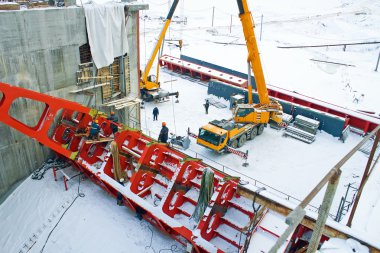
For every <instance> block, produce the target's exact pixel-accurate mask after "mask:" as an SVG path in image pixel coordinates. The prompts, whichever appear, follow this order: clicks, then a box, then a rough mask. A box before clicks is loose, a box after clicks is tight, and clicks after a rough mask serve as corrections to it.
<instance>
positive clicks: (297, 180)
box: [0, 0, 380, 252]
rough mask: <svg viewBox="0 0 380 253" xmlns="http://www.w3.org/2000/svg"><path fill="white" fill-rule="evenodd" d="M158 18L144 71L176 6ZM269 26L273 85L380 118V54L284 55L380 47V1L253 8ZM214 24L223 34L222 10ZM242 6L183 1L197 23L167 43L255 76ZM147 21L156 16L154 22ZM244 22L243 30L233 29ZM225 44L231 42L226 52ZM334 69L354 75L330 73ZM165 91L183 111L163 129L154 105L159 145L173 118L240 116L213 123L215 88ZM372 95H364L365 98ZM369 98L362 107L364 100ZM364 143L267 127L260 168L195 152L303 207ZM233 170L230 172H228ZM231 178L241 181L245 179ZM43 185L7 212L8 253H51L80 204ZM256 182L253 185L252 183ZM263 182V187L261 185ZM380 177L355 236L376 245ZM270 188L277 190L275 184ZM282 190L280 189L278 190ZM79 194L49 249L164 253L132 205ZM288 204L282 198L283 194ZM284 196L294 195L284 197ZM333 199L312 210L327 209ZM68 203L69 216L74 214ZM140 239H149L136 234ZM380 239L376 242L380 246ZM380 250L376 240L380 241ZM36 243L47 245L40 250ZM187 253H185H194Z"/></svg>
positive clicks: (347, 170)
mask: <svg viewBox="0 0 380 253" xmlns="http://www.w3.org/2000/svg"><path fill="white" fill-rule="evenodd" d="M142 2H146V3H149V4H150V10H149V11H144V12H143V13H142V14H141V18H142V19H141V24H140V31H141V40H140V42H141V43H142V44H141V47H140V49H141V62H143V63H144V62H146V61H147V59H148V58H149V56H150V52H151V49H152V48H153V44H154V43H155V38H156V37H157V35H158V33H159V32H160V30H161V27H162V23H161V21H159V19H158V18H159V17H160V16H162V17H164V16H166V15H167V11H168V8H169V4H168V2H167V1H164V0H162V1H159V2H158V1H156V0H149V1H142ZM248 2H249V5H250V9H251V11H252V14H253V17H254V19H255V22H256V24H257V27H256V35H257V38H258V40H259V38H260V24H259V23H260V20H261V15H263V25H262V36H261V37H262V39H261V41H259V47H260V52H261V59H262V62H263V65H264V66H263V67H264V71H265V76H266V80H267V82H268V83H270V84H272V85H276V86H279V87H282V88H286V89H289V90H295V91H297V92H298V93H302V94H305V95H308V96H311V97H315V98H318V99H321V100H324V101H327V102H331V103H334V104H338V105H341V106H344V107H347V108H352V109H362V110H368V111H375V112H376V113H377V114H379V112H380V107H379V103H378V99H377V96H378V94H379V90H380V89H379V87H378V86H377V85H378V84H379V83H380V82H379V81H380V74H379V72H374V68H375V65H376V60H377V56H378V53H379V50H380V49H379V46H378V45H367V46H348V47H347V48H346V51H343V48H342V47H336V48H333V47H328V48H326V47H324V48H306V49H280V48H278V46H287V45H289V46H290V45H317V44H335V43H349V42H363V41H375V40H380V34H379V33H378V31H379V30H380V15H379V14H380V3H379V2H376V1H371V0H356V1H353V0H329V1H328V0H320V1H301V0H290V1H286V2H279V1H274V0H266V1H264V0H255V1H250V0H248ZM213 6H214V7H215V9H214V22H213V27H212V12H213ZM237 13H238V10H237V6H236V1H234V0H228V1H227V0H208V1H204V0H192V1H185V0H180V4H179V6H178V9H177V11H176V13H175V15H178V16H179V17H175V19H177V20H183V18H184V17H186V18H187V24H186V25H185V24H183V23H180V24H177V23H175V22H173V23H172V25H171V28H170V30H169V31H168V34H167V39H183V40H184V48H183V49H182V53H183V54H186V55H189V56H192V57H196V58H199V59H202V60H205V61H209V62H212V63H215V64H219V65H222V66H225V67H229V68H232V69H235V70H238V71H241V72H245V71H246V62H245V59H246V48H245V46H244V45H238V44H244V39H243V35H242V32H241V25H240V21H239V19H238V18H237ZM145 15H146V17H145V18H144V16H145ZM231 20H232V26H231V27H230V25H231ZM176 43H177V42H174V41H173V42H171V43H166V44H165V48H164V53H166V54H169V55H173V56H179V55H180V51H179V49H178V47H176V46H175V44H176ZM221 43H222V44H221ZM310 59H315V60H324V61H333V62H339V63H344V64H349V65H355V67H352V66H341V65H333V64H322V63H316V62H315V61H311V60H310ZM160 78H161V79H160V80H161V83H162V84H163V88H165V89H168V90H172V91H176V90H178V91H180V102H179V103H178V104H177V103H174V101H170V102H166V103H160V104H158V105H157V106H158V107H159V109H160V115H159V121H155V122H153V121H152V109H153V107H154V106H156V105H155V104H146V107H145V109H144V110H142V113H141V116H142V121H143V122H142V125H143V129H144V131H145V132H146V133H147V134H149V135H151V136H153V137H155V136H157V133H158V132H159V130H160V127H161V122H162V121H166V122H167V123H168V127H169V129H170V131H171V132H174V133H176V134H178V135H184V134H185V131H186V129H187V127H190V128H191V129H192V131H193V132H197V129H198V128H199V127H200V126H201V125H203V124H205V123H207V122H208V121H210V120H213V119H221V118H230V117H231V112H230V111H229V110H228V109H217V108H215V107H210V110H209V111H210V112H209V114H208V115H205V113H204V108H203V105H202V104H203V103H204V99H205V98H207V97H208V96H207V88H206V87H204V86H201V85H199V84H196V83H191V82H190V81H187V80H184V79H182V78H181V77H177V76H175V75H174V76H173V75H172V74H169V73H165V72H164V73H162V75H161V77H160ZM361 94H364V96H362V95H361ZM355 98H358V102H354V100H355ZM360 140H361V137H359V136H357V135H354V134H351V135H350V136H349V138H348V140H347V142H346V143H342V142H340V141H339V140H337V139H336V138H333V137H332V136H330V135H328V134H326V133H324V132H322V133H318V135H317V140H316V141H315V142H314V143H313V144H311V145H308V144H305V143H302V142H299V141H297V140H294V139H291V138H284V137H282V133H281V132H278V131H275V130H273V129H269V128H267V129H266V130H265V131H264V133H263V135H262V136H260V137H258V138H257V139H255V140H253V141H251V142H247V144H246V145H245V146H244V147H243V148H242V150H244V151H245V150H246V149H248V150H249V153H250V155H249V161H248V162H249V166H248V167H242V166H241V165H242V160H241V159H240V158H238V157H236V156H233V155H231V154H228V155H222V156H220V155H217V154H214V153H213V152H211V151H208V150H206V149H204V148H202V147H200V146H197V145H196V144H195V143H194V141H192V144H191V147H190V149H189V150H187V151H186V152H187V153H188V154H189V155H192V156H195V152H197V153H198V154H197V156H198V155H201V156H202V157H201V158H202V159H204V160H205V162H209V163H210V164H212V165H213V166H216V167H217V168H222V167H220V165H218V164H216V163H215V162H212V161H209V160H208V159H212V160H214V161H217V162H218V163H221V164H224V165H226V166H228V167H230V168H232V169H234V170H235V171H237V172H239V173H244V174H246V175H248V176H250V177H252V178H254V179H256V180H259V181H260V182H262V183H265V184H267V185H270V186H272V187H273V188H276V189H278V190H279V191H281V192H284V193H286V194H289V195H291V196H293V197H294V198H298V199H302V198H303V197H305V195H306V194H307V193H308V192H309V191H310V190H311V189H312V188H313V187H314V186H315V184H316V183H317V182H318V181H319V180H320V179H321V178H322V177H323V176H324V174H325V173H326V172H327V171H328V170H329V169H331V168H332V167H333V166H334V165H335V164H336V163H337V162H338V161H339V160H340V158H341V157H342V156H343V155H345V154H346V153H347V152H348V151H349V150H350V149H351V148H352V147H354V146H355V145H356V143H358V142H359V141H360ZM366 159H367V158H366V156H365V155H364V154H362V153H360V152H359V153H358V154H356V155H355V156H354V157H353V159H351V160H350V161H349V162H348V163H347V164H346V165H345V166H344V167H343V174H342V177H341V182H340V185H339V188H338V193H337V195H336V199H335V201H334V208H333V210H332V212H333V213H334V212H335V211H336V207H337V204H338V202H339V199H340V197H341V196H343V195H344V193H345V185H347V184H348V183H353V184H354V186H356V187H357V186H358V183H359V182H360V178H361V175H362V173H363V170H364V167H365V165H366ZM225 169H226V168H225ZM235 171H229V170H227V169H226V172H228V173H231V174H235V175H236V173H237V172H235ZM48 173H49V174H47V176H46V178H44V179H43V180H42V181H33V180H31V179H27V180H26V181H25V182H24V183H22V184H21V185H20V186H19V187H18V188H17V189H16V190H15V192H14V193H12V194H11V195H10V196H9V197H8V199H7V200H6V201H5V202H4V203H3V204H2V205H1V206H0V235H1V237H0V252H20V251H21V250H23V252H27V250H28V248H29V247H32V248H31V249H30V251H29V252H39V251H40V250H41V249H42V247H43V245H44V243H45V241H46V238H47V237H48V235H49V233H50V231H51V230H52V229H53V227H54V225H55V224H57V222H58V220H59V218H60V217H61V215H62V214H63V213H64V212H65V210H67V209H68V208H69V206H70V204H71V203H72V202H73V201H74V199H75V197H76V196H77V193H78V191H77V186H78V181H73V182H70V190H69V191H68V192H65V191H64V190H63V184H62V182H58V183H57V182H54V181H53V180H52V177H50V173H51V172H48ZM250 180H251V179H250ZM250 182H252V181H250ZM379 187H380V172H379V170H378V167H377V168H376V169H375V170H374V172H373V174H372V175H371V178H370V179H369V181H368V183H367V186H366V188H365V190H364V193H363V195H362V196H365V197H362V201H361V203H360V205H359V208H358V210H357V214H356V217H357V218H356V219H355V220H354V224H353V227H354V228H355V229H356V230H358V231H360V232H361V233H364V234H367V235H368V238H375V239H376V238H379V237H380V229H379V226H378V224H380V217H379V215H378V213H379V212H380V194H379V190H378V189H379ZM267 190H268V191H269V190H270V189H269V188H268V187H267ZM271 191H272V190H271ZM80 192H83V193H85V197H84V198H81V197H78V198H77V199H76V200H75V202H74V203H73V204H72V206H71V207H70V208H69V209H68V210H67V212H66V213H65V215H64V216H63V218H62V220H61V221H60V222H59V224H58V226H57V227H56V228H55V230H54V231H53V232H52V234H51V236H50V238H49V240H48V242H47V244H46V246H45V248H44V252H108V251H112V252H152V248H149V247H146V246H148V245H150V239H151V235H152V232H151V230H150V228H151V226H150V225H149V224H148V223H147V222H144V221H139V220H138V219H136V218H135V217H134V214H133V213H132V212H130V210H129V209H127V208H125V207H119V206H117V205H116V203H115V200H114V199H113V198H111V197H110V196H108V195H107V194H106V193H105V192H104V191H103V190H102V189H100V188H99V187H98V186H96V185H94V184H93V183H91V182H90V181H88V180H86V181H83V182H82V183H81V187H80ZM279 195H281V194H279ZM282 196H283V195H282ZM321 199H322V195H318V196H317V197H316V198H315V199H314V200H313V202H312V204H313V205H314V206H317V207H318V206H319V204H320V201H321ZM62 206H63V207H62ZM136 231H138V232H136ZM152 231H154V232H153V239H152V247H153V248H154V249H155V251H156V252H158V251H159V250H160V249H167V248H170V245H177V247H180V246H179V245H178V244H176V243H175V242H174V241H173V240H171V239H170V238H167V237H166V236H164V235H163V234H162V233H160V232H159V231H157V230H156V229H155V228H152ZM375 239H373V240H375ZM375 241H376V240H375ZM34 242H36V243H35V244H33V243H34ZM182 251H183V249H182Z"/></svg>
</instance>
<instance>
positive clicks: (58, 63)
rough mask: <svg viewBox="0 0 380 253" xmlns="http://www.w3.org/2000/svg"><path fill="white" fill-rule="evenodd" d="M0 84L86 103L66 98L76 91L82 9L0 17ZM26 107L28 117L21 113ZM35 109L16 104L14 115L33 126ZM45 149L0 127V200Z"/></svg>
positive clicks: (80, 98) (75, 97) (42, 157)
mask: <svg viewBox="0 0 380 253" xmlns="http://www.w3.org/2000/svg"><path fill="white" fill-rule="evenodd" d="M0 34H1V36H0V81H1V82H4V83H9V84H11V85H15V86H20V87H23V88H27V89H31V90H35V91H38V92H42V93H48V94H49V95H53V96H57V97H61V98H65V99H69V100H73V101H77V102H80V103H87V102H88V97H85V96H84V95H70V94H69V93H68V91H70V90H72V89H74V87H75V83H76V80H75V72H76V71H77V69H78V64H79V63H80V61H79V46H80V45H82V44H85V43H86V42H87V37H86V28H85V17H84V12H83V9H82V8H55V9H34V10H25V11H9V12H1V13H0ZM26 107H28V114H26V113H25V112H26ZM38 109H39V107H38V105H36V104H33V103H31V104H30V103H25V102H23V101H19V103H17V104H16V105H14V106H12V109H11V111H12V113H13V114H14V115H13V116H14V117H16V118H21V119H22V120H23V121H24V122H26V123H32V122H33V121H35V118H36V117H37V114H38ZM48 154H49V150H48V149H47V148H45V147H43V146H41V145H40V144H39V143H38V142H36V141H34V140H33V139H30V138H29V137H26V136H24V135H23V134H21V133H19V132H17V131H15V130H13V129H11V128H9V127H8V126H5V125H3V124H0V196H2V195H3V194H5V193H6V192H7V191H8V189H10V187H11V186H12V185H13V184H14V183H16V182H17V181H19V180H21V179H23V178H25V177H26V176H27V175H29V174H30V173H31V172H32V171H33V170H34V169H36V168H37V167H38V166H39V165H40V164H41V163H42V162H43V161H44V160H45V159H46V157H47V155H48Z"/></svg>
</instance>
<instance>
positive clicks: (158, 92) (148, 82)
mask: <svg viewBox="0 0 380 253" xmlns="http://www.w3.org/2000/svg"><path fill="white" fill-rule="evenodd" d="M178 2H179V0H174V2H173V4H172V6H171V7H170V11H169V13H168V16H167V17H166V20H165V23H164V27H163V28H162V30H161V33H160V36H159V38H158V40H157V43H156V45H155V47H154V48H153V52H152V55H151V56H150V58H149V61H148V63H147V65H146V66H145V70H144V73H142V75H141V81H140V93H141V98H142V99H143V100H144V101H147V102H149V101H152V100H159V99H162V98H164V97H168V96H176V97H177V98H178V92H173V93H170V92H168V91H165V90H163V89H161V88H160V82H159V81H158V74H159V66H157V76H155V75H149V72H150V70H151V68H152V65H153V62H154V60H155V59H156V57H157V54H158V51H159V50H160V48H161V46H162V43H163V41H164V38H165V34H166V31H167V30H168V28H169V25H170V22H171V19H172V17H173V14H174V11H175V9H176V8H177V5H178Z"/></svg>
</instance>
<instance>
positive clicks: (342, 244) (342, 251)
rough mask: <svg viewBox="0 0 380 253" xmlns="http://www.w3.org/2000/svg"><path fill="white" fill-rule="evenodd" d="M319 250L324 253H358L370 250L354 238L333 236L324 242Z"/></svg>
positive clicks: (365, 252)
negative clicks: (345, 238)
mask: <svg viewBox="0 0 380 253" xmlns="http://www.w3.org/2000/svg"><path fill="white" fill-rule="evenodd" d="M319 252H322V253H329V252H334V253H348V252H356V253H368V252H369V250H368V248H367V247H365V246H363V245H361V244H360V243H359V242H357V241H355V240H353V239H347V240H344V239H338V238H333V239H330V240H328V241H327V242H325V243H323V245H322V247H321V249H320V250H319Z"/></svg>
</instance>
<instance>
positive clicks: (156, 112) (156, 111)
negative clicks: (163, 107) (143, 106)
mask: <svg viewBox="0 0 380 253" xmlns="http://www.w3.org/2000/svg"><path fill="white" fill-rule="evenodd" d="M158 114H160V111H159V110H158V108H157V106H156V107H154V109H153V121H155V120H157V117H158Z"/></svg>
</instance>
